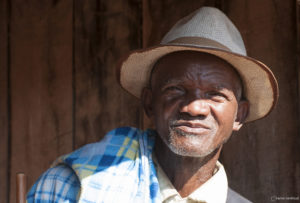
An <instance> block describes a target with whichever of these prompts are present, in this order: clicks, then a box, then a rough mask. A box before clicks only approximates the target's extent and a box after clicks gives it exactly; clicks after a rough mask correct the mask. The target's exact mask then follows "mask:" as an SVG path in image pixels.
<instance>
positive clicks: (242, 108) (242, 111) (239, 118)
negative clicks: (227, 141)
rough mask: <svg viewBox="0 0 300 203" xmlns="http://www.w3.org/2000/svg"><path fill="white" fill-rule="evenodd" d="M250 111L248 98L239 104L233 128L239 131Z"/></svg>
mask: <svg viewBox="0 0 300 203" xmlns="http://www.w3.org/2000/svg"><path fill="white" fill-rule="evenodd" d="M248 112H249V102H248V101H247V100H241V101H239V104H238V112H237V115H236V119H235V121H234V123H233V128H232V129H233V130H234V131H238V130H239V129H240V128H241V127H242V126H243V124H244V122H245V119H246V118H247V115H248Z"/></svg>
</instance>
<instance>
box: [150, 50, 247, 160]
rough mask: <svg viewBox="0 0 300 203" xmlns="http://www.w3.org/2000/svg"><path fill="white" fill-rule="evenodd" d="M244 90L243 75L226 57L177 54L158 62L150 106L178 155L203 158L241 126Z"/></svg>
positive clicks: (162, 137)
mask: <svg viewBox="0 0 300 203" xmlns="http://www.w3.org/2000/svg"><path fill="white" fill-rule="evenodd" d="M241 91H242V87H241V82H240V79H239V76H238V74H237V73H236V72H235V71H234V70H233V68H232V67H231V66H230V65H229V64H227V63H226V62H225V61H223V60H221V59H219V58H217V57H215V56H212V55H209V54H204V53H198V52H187V51H185V52H176V53H172V54H169V55H167V56H165V57H163V58H161V59H160V60H159V62H158V63H157V64H156V66H155V69H154V70H153V73H152V79H151V90H150V89H148V93H146V95H148V96H146V98H147V99H148V101H150V102H148V104H149V105H148V106H147V105H146V107H145V108H146V112H147V113H148V115H149V116H150V117H151V118H152V120H153V122H154V124H155V126H156V130H157V132H158V134H159V136H160V137H161V139H162V140H163V141H164V143H165V144H166V145H167V146H168V147H169V148H170V149H171V150H172V151H173V152H174V153H176V154H179V155H182V156H193V157H204V156H206V155H208V154H210V153H211V152H213V151H214V150H215V149H217V148H219V147H220V146H221V145H222V144H223V143H224V142H226V141H227V139H228V138H229V137H230V135H231V133H232V130H238V129H239V127H240V126H241V125H240V123H239V122H236V119H237V115H238V103H239V102H238V100H239V99H240V97H241ZM147 99H146V100H147ZM146 103H147V102H146ZM247 107H248V106H247ZM245 115H246V113H245Z"/></svg>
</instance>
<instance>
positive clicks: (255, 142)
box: [222, 0, 300, 202]
mask: <svg viewBox="0 0 300 203" xmlns="http://www.w3.org/2000/svg"><path fill="white" fill-rule="evenodd" d="M224 11H225V13H227V14H228V15H229V17H230V18H231V19H232V20H233V21H234V22H235V24H236V25H237V27H238V28H239V29H240V31H241V34H242V35H243V38H244V40H245V43H246V47H247V50H248V55H249V56H252V57H254V58H256V59H259V60H261V61H263V62H264V63H266V64H267V65H269V66H270V67H271V69H272V71H273V72H274V74H275V76H276V78H277V79H278V83H279V89H280V98H279V102H278V105H277V107H276V109H275V110H274V111H273V112H272V113H271V115H270V116H268V117H267V118H265V119H263V120H260V121H257V122H254V123H250V124H246V125H245V126H244V127H243V129H242V130H241V131H240V132H239V133H237V134H236V135H235V136H233V137H232V138H231V140H229V142H228V143H227V144H226V145H225V147H224V150H223V155H222V162H223V163H224V165H225V168H226V169H227V173H228V176H229V185H230V186H231V187H232V188H233V189H236V190H238V191H239V192H241V193H242V194H244V195H245V196H246V197H248V198H249V199H250V200H252V201H254V202H270V201H271V197H272V196H277V197H282V196H284V197H286V196H287V197H289V196H297V195H298V196H299V193H298V192H299V190H298V191H297V190H296V184H297V183H296V182H297V180H298V181H299V177H298V178H297V177H296V175H297V173H296V164H297V159H298V158H297V157H298V155H299V154H300V150H299V149H300V146H299V142H297V140H298V139H299V138H298V137H299V134H298V128H299V127H298V125H299V120H298V115H297V111H296V109H298V104H299V100H298V96H297V95H298V93H297V85H298V84H297V80H298V79H297V62H296V58H297V56H296V49H297V47H296V46H297V45H296V43H295V42H296V38H297V37H296V35H295V30H296V27H295V19H294V18H295V2H294V0H287V1H272V0H253V1H249V0H230V1H227V2H226V5H225V7H224ZM297 143H298V144H297ZM298 165H299V159H298ZM298 184H299V183H298Z"/></svg>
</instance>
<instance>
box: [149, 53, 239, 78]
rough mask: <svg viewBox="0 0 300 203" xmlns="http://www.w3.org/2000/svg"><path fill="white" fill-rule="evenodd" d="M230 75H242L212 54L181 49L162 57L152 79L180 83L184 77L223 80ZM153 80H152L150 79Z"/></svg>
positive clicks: (156, 65) (154, 69)
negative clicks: (157, 78)
mask: <svg viewBox="0 0 300 203" xmlns="http://www.w3.org/2000/svg"><path fill="white" fill-rule="evenodd" d="M225 75H226V76H228V75H235V78H237V79H238V80H240V76H239V74H238V73H237V71H236V70H235V69H234V68H233V67H232V65H231V64H229V63H227V62H226V61H224V60H223V59H221V58H219V57H216V56H214V55H211V54H207V53H202V52H194V51H181V52H175V53H171V54H168V55H165V56H164V57H162V58H160V59H159V60H158V61H157V63H156V64H155V65H154V67H153V69H152V73H151V77H150V79H152V78H153V77H154V76H155V77H159V78H160V79H162V78H163V79H164V80H165V81H162V82H164V83H170V82H172V83H179V82H181V80H182V79H183V78H186V79H191V80H197V79H199V78H200V77H206V78H213V79H214V80H215V79H218V80H220V81H222V80H223V79H224V77H225ZM150 82H151V80H150Z"/></svg>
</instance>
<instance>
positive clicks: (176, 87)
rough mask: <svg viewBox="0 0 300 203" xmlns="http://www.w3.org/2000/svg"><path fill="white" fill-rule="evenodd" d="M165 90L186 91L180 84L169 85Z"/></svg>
mask: <svg viewBox="0 0 300 203" xmlns="http://www.w3.org/2000/svg"><path fill="white" fill-rule="evenodd" d="M164 91H184V90H183V89H182V88H180V87H178V86H169V87H166V88H164Z"/></svg>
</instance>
